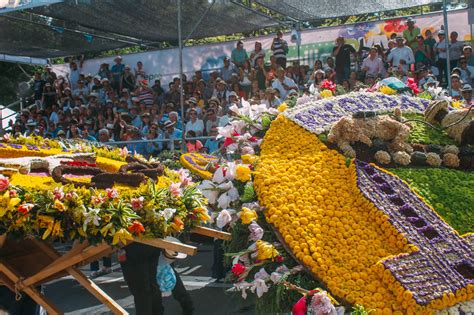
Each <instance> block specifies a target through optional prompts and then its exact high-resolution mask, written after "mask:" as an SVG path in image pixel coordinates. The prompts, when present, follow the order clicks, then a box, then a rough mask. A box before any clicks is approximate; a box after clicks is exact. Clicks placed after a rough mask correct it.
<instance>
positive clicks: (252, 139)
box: [249, 136, 258, 142]
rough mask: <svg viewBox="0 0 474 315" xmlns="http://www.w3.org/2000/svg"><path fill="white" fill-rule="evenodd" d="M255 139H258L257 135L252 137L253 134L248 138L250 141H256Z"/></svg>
mask: <svg viewBox="0 0 474 315" xmlns="http://www.w3.org/2000/svg"><path fill="white" fill-rule="evenodd" d="M257 140H258V139H257V137H254V136H252V137H250V138H249V141H250V142H257Z"/></svg>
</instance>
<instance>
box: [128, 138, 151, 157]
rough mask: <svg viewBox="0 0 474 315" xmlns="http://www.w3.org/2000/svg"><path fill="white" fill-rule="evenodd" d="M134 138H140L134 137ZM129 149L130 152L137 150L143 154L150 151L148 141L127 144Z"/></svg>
mask: <svg viewBox="0 0 474 315" xmlns="http://www.w3.org/2000/svg"><path fill="white" fill-rule="evenodd" d="M133 140H139V139H133ZM127 149H128V151H130V152H136V153H138V154H141V155H143V156H147V153H148V149H147V143H145V142H139V143H129V144H127Z"/></svg>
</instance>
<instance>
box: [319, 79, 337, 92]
mask: <svg viewBox="0 0 474 315" xmlns="http://www.w3.org/2000/svg"><path fill="white" fill-rule="evenodd" d="M319 86H320V87H321V89H325V90H330V91H332V92H334V91H335V90H336V84H334V82H332V81H331V80H324V81H323V82H321V84H320V85H319Z"/></svg>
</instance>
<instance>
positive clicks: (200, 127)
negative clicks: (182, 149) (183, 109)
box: [186, 108, 204, 137]
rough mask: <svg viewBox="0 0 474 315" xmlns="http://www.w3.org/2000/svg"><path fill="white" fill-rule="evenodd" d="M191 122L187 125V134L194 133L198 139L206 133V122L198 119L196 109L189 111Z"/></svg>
mask: <svg viewBox="0 0 474 315" xmlns="http://www.w3.org/2000/svg"><path fill="white" fill-rule="evenodd" d="M188 115H189V120H188V122H187V123H186V132H189V131H193V132H194V133H195V134H196V136H197V137H200V136H202V135H203V133H204V122H203V121H202V120H201V119H198V112H197V110H196V109H194V108H191V109H190V110H189V111H188Z"/></svg>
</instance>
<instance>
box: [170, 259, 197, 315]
mask: <svg viewBox="0 0 474 315" xmlns="http://www.w3.org/2000/svg"><path fill="white" fill-rule="evenodd" d="M173 271H174V274H175V275H176V285H175V286H174V289H173V291H172V293H173V298H174V299H175V300H176V301H178V302H179V304H180V305H181V309H182V310H183V315H192V314H193V311H194V306H193V300H192V299H191V296H190V295H189V292H188V291H187V290H186V287H185V286H184V283H183V281H182V280H181V277H180V276H179V274H178V273H177V272H176V270H175V269H174V268H173Z"/></svg>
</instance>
